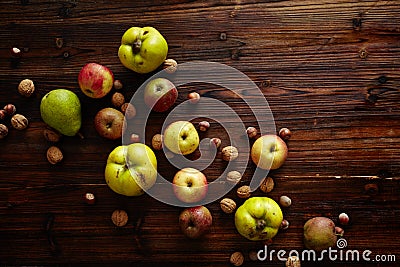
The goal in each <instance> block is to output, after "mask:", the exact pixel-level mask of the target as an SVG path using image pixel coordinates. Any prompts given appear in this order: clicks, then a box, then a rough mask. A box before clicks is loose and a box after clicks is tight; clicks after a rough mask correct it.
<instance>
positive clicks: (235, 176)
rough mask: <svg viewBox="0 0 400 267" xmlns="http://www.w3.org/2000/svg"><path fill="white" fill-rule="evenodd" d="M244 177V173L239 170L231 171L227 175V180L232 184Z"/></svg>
mask: <svg viewBox="0 0 400 267" xmlns="http://www.w3.org/2000/svg"><path fill="white" fill-rule="evenodd" d="M241 179H242V174H241V173H240V172H238V171H230V172H228V174H227V175H226V180H227V181H228V182H230V183H232V184H237V183H239V182H240V180H241Z"/></svg>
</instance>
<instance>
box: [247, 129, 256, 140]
mask: <svg viewBox="0 0 400 267" xmlns="http://www.w3.org/2000/svg"><path fill="white" fill-rule="evenodd" d="M246 133H247V136H248V137H249V138H255V137H256V136H257V134H258V131H257V129H256V128H254V127H248V128H247V129H246Z"/></svg>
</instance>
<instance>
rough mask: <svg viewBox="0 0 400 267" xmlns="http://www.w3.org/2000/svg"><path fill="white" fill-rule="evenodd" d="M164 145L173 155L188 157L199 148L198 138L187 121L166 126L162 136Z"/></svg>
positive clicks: (195, 131) (194, 129) (192, 126)
mask: <svg viewBox="0 0 400 267" xmlns="http://www.w3.org/2000/svg"><path fill="white" fill-rule="evenodd" d="M163 140H164V145H165V147H166V148H168V149H169V150H171V152H173V153H175V154H182V155H188V154H190V153H192V152H194V151H195V150H196V149H197V147H198V146H199V142H200V138H199V134H198V133H197V130H196V128H195V127H194V125H193V124H192V123H191V122H189V121H176V122H173V123H171V124H170V125H168V126H167V128H166V129H165V131H164V135H163Z"/></svg>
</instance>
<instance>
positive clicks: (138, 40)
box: [133, 39, 142, 53]
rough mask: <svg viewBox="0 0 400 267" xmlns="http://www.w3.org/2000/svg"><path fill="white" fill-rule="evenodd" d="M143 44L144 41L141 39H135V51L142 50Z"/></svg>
mask: <svg viewBox="0 0 400 267" xmlns="http://www.w3.org/2000/svg"><path fill="white" fill-rule="evenodd" d="M141 46H142V41H141V40H140V39H137V40H135V42H134V43H133V52H134V53H138V52H139V51H140V47H141Z"/></svg>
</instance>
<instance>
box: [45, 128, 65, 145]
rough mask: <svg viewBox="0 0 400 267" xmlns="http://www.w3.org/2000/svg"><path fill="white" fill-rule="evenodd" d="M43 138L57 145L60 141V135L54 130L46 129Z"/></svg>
mask: <svg viewBox="0 0 400 267" xmlns="http://www.w3.org/2000/svg"><path fill="white" fill-rule="evenodd" d="M43 136H44V138H45V139H46V140H47V141H49V142H53V143H57V142H58V141H60V139H61V137H62V134H60V133H59V132H57V131H56V130H54V129H50V128H46V129H44V131H43Z"/></svg>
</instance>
